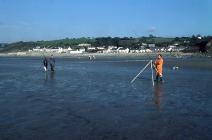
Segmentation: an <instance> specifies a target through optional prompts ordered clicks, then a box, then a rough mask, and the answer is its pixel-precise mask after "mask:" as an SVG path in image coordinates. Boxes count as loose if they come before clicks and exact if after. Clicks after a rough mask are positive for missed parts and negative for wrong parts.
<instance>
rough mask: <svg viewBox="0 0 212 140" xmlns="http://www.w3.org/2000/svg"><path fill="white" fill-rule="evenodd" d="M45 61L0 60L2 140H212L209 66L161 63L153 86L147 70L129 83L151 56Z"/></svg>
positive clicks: (209, 62)
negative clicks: (51, 64) (158, 78)
mask: <svg viewBox="0 0 212 140" xmlns="http://www.w3.org/2000/svg"><path fill="white" fill-rule="evenodd" d="M42 60H43V58H40V57H0V139H1V140H44V139H45V140H48V139H49V140H58V139H60V140H156V139H157V140H200V139H202V140H211V139H212V133H211V132H212V59H211V58H195V57H194V58H193V57H188V58H187V57H183V58H174V57H173V58H172V57H167V58H166V57H164V72H163V79H164V82H154V86H153V82H152V69H151V67H150V66H148V67H147V68H146V69H145V71H144V72H143V73H141V74H140V75H139V76H138V78H137V79H136V80H135V81H134V82H133V83H130V81H131V80H132V79H133V78H134V77H135V76H136V75H137V74H138V73H139V71H140V70H141V69H142V68H143V67H144V66H145V65H146V64H147V63H148V62H149V61H150V60H154V57H151V56H150V57H144V56H139V57H96V59H95V60H89V59H88V58H87V57H70V58H69V57H66V58H59V57H58V58H55V60H56V64H55V72H51V71H50V68H49V70H48V71H47V72H45V71H44V69H43V64H42ZM176 67H178V69H176ZM153 74H154V73H153ZM153 76H154V77H155V74H154V75H153Z"/></svg>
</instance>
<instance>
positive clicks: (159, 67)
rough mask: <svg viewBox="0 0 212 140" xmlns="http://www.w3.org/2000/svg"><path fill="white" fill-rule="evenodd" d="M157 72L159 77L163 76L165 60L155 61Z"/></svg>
mask: <svg viewBox="0 0 212 140" xmlns="http://www.w3.org/2000/svg"><path fill="white" fill-rule="evenodd" d="M155 71H156V74H159V75H162V74H163V58H160V59H156V60H155Z"/></svg>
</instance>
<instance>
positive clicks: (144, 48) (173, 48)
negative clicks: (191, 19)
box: [28, 43, 185, 54]
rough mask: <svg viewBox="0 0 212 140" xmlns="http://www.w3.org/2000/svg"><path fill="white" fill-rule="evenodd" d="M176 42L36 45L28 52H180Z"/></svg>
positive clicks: (182, 48)
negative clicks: (160, 44) (162, 44)
mask: <svg viewBox="0 0 212 140" xmlns="http://www.w3.org/2000/svg"><path fill="white" fill-rule="evenodd" d="M177 46H178V44H173V45H170V46H168V47H162V48H159V47H157V46H156V45H155V44H146V43H142V45H141V46H140V47H139V49H129V48H124V47H117V46H107V47H105V46H100V47H94V46H92V45H91V44H78V45H77V48H78V49H73V48H72V47H70V46H68V47H57V48H46V47H40V46H36V47H35V48H33V49H32V50H28V52H46V53H59V54H60V53H67V54H83V53H124V54H127V53H152V52H180V51H182V50H184V49H185V47H177Z"/></svg>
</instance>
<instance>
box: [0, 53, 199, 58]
mask: <svg viewBox="0 0 212 140" xmlns="http://www.w3.org/2000/svg"><path fill="white" fill-rule="evenodd" d="M159 53H161V54H162V55H164V56H173V57H183V56H194V55H197V54H193V53H182V52H175V53H167V52H159ZM52 54H53V55H54V56H55V57H89V56H96V57H101V56H102V57H106V56H108V57H119V56H121V57H122V56H123V57H124V56H126V57H127V56H129V57H134V56H135V57H136V56H155V55H156V54H158V52H152V53H82V54H70V53H46V52H45V53H42V52H14V53H0V56H20V57H21V56H23V57H42V56H47V57H48V56H51V55H52Z"/></svg>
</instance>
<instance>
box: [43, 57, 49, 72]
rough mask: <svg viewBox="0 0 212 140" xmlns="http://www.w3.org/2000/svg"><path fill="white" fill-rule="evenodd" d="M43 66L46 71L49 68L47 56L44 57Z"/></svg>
mask: <svg viewBox="0 0 212 140" xmlns="http://www.w3.org/2000/svg"><path fill="white" fill-rule="evenodd" d="M43 68H44V71H47V69H48V60H47V58H46V57H44V59H43Z"/></svg>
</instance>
